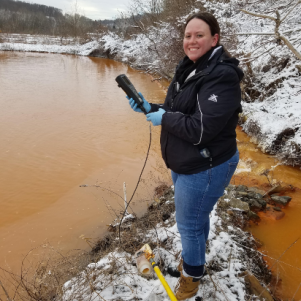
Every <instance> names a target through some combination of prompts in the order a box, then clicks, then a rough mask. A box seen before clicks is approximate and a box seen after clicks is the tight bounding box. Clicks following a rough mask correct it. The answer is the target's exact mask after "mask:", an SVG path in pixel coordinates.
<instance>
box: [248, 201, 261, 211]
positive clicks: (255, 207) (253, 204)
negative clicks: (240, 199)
mask: <svg viewBox="0 0 301 301" xmlns="http://www.w3.org/2000/svg"><path fill="white" fill-rule="evenodd" d="M248 204H249V207H250V209H251V210H256V211H258V210H261V209H262V205H261V204H260V203H259V202H258V201H257V200H255V199H250V200H249V201H248Z"/></svg>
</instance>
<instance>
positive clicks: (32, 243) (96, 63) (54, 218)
mask: <svg viewBox="0 0 301 301" xmlns="http://www.w3.org/2000/svg"><path fill="white" fill-rule="evenodd" d="M121 73H125V74H127V75H128V76H129V78H130V79H131V80H132V82H133V83H134V84H135V85H136V86H137V89H138V91H142V92H143V93H144V96H145V97H146V99H148V100H149V101H152V102H160V101H162V99H164V97H165V92H164V91H163V90H162V89H161V88H160V87H159V85H158V84H157V83H156V82H152V81H151V78H150V77H149V76H148V75H145V74H143V73H140V72H138V71H134V70H133V69H131V68H129V67H128V66H127V65H124V64H121V63H118V62H114V61H112V60H106V59H100V58H88V57H76V56H68V55H53V54H52V55H49V54H39V53H0V91H1V97H0V121H1V127H0V137H1V145H0V165H1V169H0V183H1V184H0V186H1V189H0V208H1V210H0V266H2V267H5V268H7V269H9V268H12V269H15V268H19V266H20V261H21V259H22V258H23V257H24V256H25V254H26V253H27V252H28V251H29V250H30V249H31V248H34V247H36V246H39V245H41V244H44V243H45V242H50V243H51V244H52V245H54V246H55V247H57V248H59V249H60V250H68V249H74V248H87V244H86V243H85V241H84V240H83V239H81V238H80V236H81V235H84V236H85V237H92V238H97V237H100V236H101V235H102V234H103V233H104V232H105V231H106V228H107V227H106V225H107V224H109V223H110V222H111V221H112V220H113V219H114V218H115V217H116V214H119V212H120V211H121V210H122V209H123V202H122V199H121V198H120V197H118V196H116V195H115V194H113V193H110V192H108V191H107V190H105V189H109V190H112V191H113V192H115V193H118V194H119V195H121V196H123V189H122V188H123V182H126V184H127V192H128V198H129V197H130V196H131V193H132V192H133V189H134V187H135V185H136V183H137V180H138V176H139V174H140V171H141V169H142V166H143V163H144V159H145V157H146V151H147V149H148V144H149V123H148V122H146V121H145V116H144V115H143V114H138V113H135V112H133V111H132V110H131V108H130V107H129V105H128V101H127V100H126V98H125V94H124V92H123V91H122V90H121V89H119V88H117V85H116V82H115V77H116V76H117V75H119V74H121ZM152 131H153V141H152V148H151V152H150V158H149V161H148V163H147V166H146V170H145V173H144V175H143V182H142V183H141V185H140V186H139V189H138V191H137V194H136V197H135V200H134V203H135V202H136V204H134V203H133V208H134V210H135V212H137V213H138V214H139V213H140V212H142V211H143V209H144V208H145V205H146V203H145V202H141V201H139V202H138V200H147V199H151V197H152V193H153V187H154V186H155V185H157V184H158V183H159V182H160V181H161V180H166V179H169V176H168V175H167V173H166V169H165V167H164V163H163V161H162V159H161V156H160V150H159V143H158V138H159V129H158V128H152ZM80 185H88V186H89V185H97V186H100V187H103V188H105V189H102V188H96V187H79V186H80Z"/></svg>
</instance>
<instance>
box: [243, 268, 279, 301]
mask: <svg viewBox="0 0 301 301" xmlns="http://www.w3.org/2000/svg"><path fill="white" fill-rule="evenodd" d="M245 282H246V283H247V285H248V289H249V290H250V295H255V296H258V297H259V299H260V300H265V301H274V298H273V297H272V296H271V294H270V293H269V291H268V290H267V289H266V288H264V287H263V286H262V285H261V284H260V282H259V281H258V280H257V278H256V277H255V276H254V275H252V274H249V273H248V274H247V275H246V276H245Z"/></svg>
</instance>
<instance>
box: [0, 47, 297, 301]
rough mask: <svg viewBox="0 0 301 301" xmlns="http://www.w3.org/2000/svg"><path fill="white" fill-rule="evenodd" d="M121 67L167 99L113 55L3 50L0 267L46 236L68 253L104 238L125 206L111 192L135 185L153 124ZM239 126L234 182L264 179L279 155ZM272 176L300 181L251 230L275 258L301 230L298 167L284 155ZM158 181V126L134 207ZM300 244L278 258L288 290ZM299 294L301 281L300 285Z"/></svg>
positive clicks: (151, 94)
mask: <svg viewBox="0 0 301 301" xmlns="http://www.w3.org/2000/svg"><path fill="white" fill-rule="evenodd" d="M121 73H125V74H127V75H128V76H129V77H130V79H131V80H132V82H133V83H134V84H135V86H136V87H137V89H138V90H139V91H142V92H143V94H144V96H145V98H146V99H148V100H150V101H152V102H158V103H159V102H162V100H163V99H164V97H165V92H164V91H163V89H162V88H161V87H160V86H159V85H158V84H157V83H156V82H152V81H151V78H150V77H149V76H148V75H145V74H143V73H141V72H138V71H135V70H133V69H131V68H130V67H128V66H127V65H125V64H121V63H118V62H114V61H112V60H107V59H99V58H88V57H76V56H67V55H49V54H37V53H4V52H2V53H1V52H0V91H1V96H0V124H1V127H0V137H1V144H0V166H1V169H0V267H2V268H4V269H5V270H8V271H14V272H18V270H19V269H20V265H21V261H22V259H23V258H24V256H25V255H26V254H27V253H28V252H29V250H31V249H33V248H36V247H38V246H41V245H45V244H51V245H52V246H53V247H54V248H56V249H57V250H59V251H60V252H65V253H66V252H67V251H69V250H71V249H87V243H86V241H85V240H83V239H82V238H83V237H86V238H93V239H97V238H99V237H100V236H101V235H103V234H104V233H106V228H107V227H106V225H107V224H109V223H110V222H111V221H112V220H113V219H114V218H115V216H116V214H118V213H119V212H120V211H121V210H122V209H123V206H124V204H123V201H122V200H121V198H120V197H119V196H117V195H116V194H115V193H117V194H119V195H121V196H123V183H124V182H126V185H127V195H128V198H129V197H130V196H131V193H132V192H133V190H134V188H135V185H136V183H137V180H138V177H139V174H140V171H141V168H142V166H143V163H144V160H145V156H146V152H147V148H148V143H149V124H148V123H147V122H145V117H144V115H143V114H135V113H133V112H132V110H131V109H130V107H129V105H128V103H127V100H126V99H125V96H124V93H123V92H122V90H121V89H119V88H117V86H116V83H115V80H114V79H115V77H116V76H117V75H119V74H121ZM237 134H238V146H239V150H240V156H241V159H242V161H241V163H240V165H239V171H240V173H238V174H237V176H236V177H235V178H234V179H233V182H234V183H235V184H246V185H248V186H258V187H261V188H262V187H263V188H265V189H268V188H267V184H268V182H267V179H266V177H264V176H260V173H261V172H262V171H263V170H264V169H266V168H271V167H272V166H276V165H277V164H278V163H279V162H278V161H277V160H276V159H275V158H274V157H271V156H268V155H266V154H263V153H262V152H261V151H260V150H258V149H257V147H256V145H255V144H253V143H251V142H250V139H249V138H248V136H247V135H246V134H244V133H243V132H242V131H241V130H240V129H239V128H238V130H237ZM270 177H271V181H273V180H274V181H282V182H283V183H287V184H290V185H292V186H294V187H296V188H297V189H296V190H295V191H294V192H293V191H289V192H288V193H287V194H289V195H290V196H292V197H293V200H292V201H291V203H290V204H289V206H288V207H287V208H285V209H284V212H285V217H284V218H283V219H281V220H279V221H275V220H272V219H269V218H266V217H265V216H261V218H262V221H261V222H260V223H259V224H258V225H252V226H250V227H249V231H251V232H252V233H253V234H254V235H255V236H256V237H257V238H259V239H260V240H261V241H262V242H263V247H262V248H261V249H260V251H262V252H266V253H267V254H268V255H269V256H270V257H271V258H278V257H279V256H280V255H281V254H282V253H283V252H284V251H285V250H286V249H287V248H288V247H289V246H290V244H291V243H293V242H294V241H295V240H296V239H298V238H299V237H300V235H301V223H300V216H301V192H300V189H301V184H300V178H301V171H300V169H298V168H293V167H287V166H283V165H279V166H276V167H275V168H274V170H273V171H272V172H270ZM162 181H167V182H169V183H171V179H170V175H169V172H168V171H167V170H166V168H165V166H164V163H163V161H162V159H161V157H160V149H159V129H158V128H154V127H152V146H151V150H150V156H149V159H148V162H147V165H146V169H145V172H144V174H143V177H142V182H141V184H140V185H139V188H138V190H137V193H136V195H135V198H134V200H133V203H132V204H133V205H132V210H134V211H135V212H136V213H137V214H141V213H142V212H143V211H144V210H145V208H146V205H147V201H148V200H151V198H152V194H153V188H154V187H155V186H156V185H158V184H160V183H161V182H162ZM80 185H87V186H88V187H79V186H80ZM95 185H96V186H100V187H95ZM283 185H285V184H283ZM105 189H109V190H111V191H112V192H110V191H108V190H105ZM37 250H39V249H37ZM300 254H301V240H300V241H297V242H296V244H294V245H293V246H292V247H291V248H290V249H289V250H288V251H287V252H286V253H285V254H284V255H283V256H282V257H281V263H277V264H275V265H274V267H273V270H274V272H275V273H280V278H281V279H282V285H281V287H280V289H282V290H281V293H282V294H283V296H285V297H287V298H290V299H291V298H292V296H293V295H294V294H295V291H296V290H297V288H298V285H299V284H300V282H301V272H300V270H298V269H297V268H299V269H301V259H300V258H301V256H300ZM32 255H33V256H36V257H37V258H38V257H39V255H40V253H39V251H35V252H33V254H32ZM267 262H268V264H269V265H272V264H273V260H272V259H268V260H267ZM0 276H1V273H0ZM290 299H289V300H290ZM300 299H301V289H300V290H299V291H298V292H297V293H296V295H295V300H300Z"/></svg>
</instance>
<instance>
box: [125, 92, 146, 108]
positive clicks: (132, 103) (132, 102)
mask: <svg viewBox="0 0 301 301" xmlns="http://www.w3.org/2000/svg"><path fill="white" fill-rule="evenodd" d="M138 94H139V95H140V96H141V98H142V99H143V107H144V109H145V111H146V113H148V112H149V111H150V110H151V105H150V104H149V103H148V102H147V101H146V100H145V98H144V97H143V95H142V93H141V92H139V93H138ZM126 98H127V99H129V104H130V106H131V108H132V109H133V110H134V111H135V112H138V113H143V112H142V111H141V110H140V109H139V108H138V105H137V104H136V102H135V100H134V99H133V98H129V97H128V96H126Z"/></svg>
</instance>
